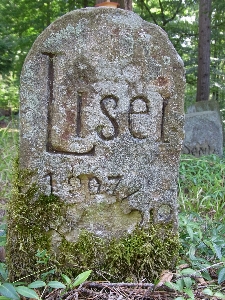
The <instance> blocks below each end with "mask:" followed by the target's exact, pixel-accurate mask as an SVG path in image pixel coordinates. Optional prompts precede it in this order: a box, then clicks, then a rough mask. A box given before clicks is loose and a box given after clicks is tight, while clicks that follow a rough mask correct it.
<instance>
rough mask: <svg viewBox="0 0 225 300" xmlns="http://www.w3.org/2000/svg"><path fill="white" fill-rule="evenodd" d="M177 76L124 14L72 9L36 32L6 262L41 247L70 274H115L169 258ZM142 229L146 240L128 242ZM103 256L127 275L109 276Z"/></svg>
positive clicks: (172, 59)
mask: <svg viewBox="0 0 225 300" xmlns="http://www.w3.org/2000/svg"><path fill="white" fill-rule="evenodd" d="M184 85H185V78H184V68H183V63H182V61H181V59H180V57H179V56H178V54H177V53H176V51H175V49H174V47H173V46H172V44H171V43H170V41H169V40H168V37H167V35H166V33H165V32H164V31H163V30H162V29H161V28H160V27H158V26H156V25H153V24H150V23H148V22H145V21H143V20H142V19H141V18H140V17H139V16H137V15H136V14H134V13H133V12H131V11H125V10H121V9H111V8H86V9H81V10H76V11H73V12H70V13H68V14H66V15H64V16H62V17H61V18H59V19H58V20H56V21H55V22H54V23H52V24H51V25H50V26H49V27H48V28H47V29H46V30H45V31H44V32H43V33H42V34H41V35H40V36H39V37H38V38H37V40H36V41H35V43H34V45H33V46H32V48H31V50H30V52H29V54H28V56H27V58H26V61H25V63H24V67H23V71H22V76H21V108H20V118H21V124H20V130H21V136H20V153H19V175H18V180H17V181H18V182H19V183H18V184H17V187H18V191H19V192H18V195H17V196H15V198H14V199H16V200H14V201H13V200H12V202H11V205H10V209H9V219H10V222H9V259H8V261H9V265H10V266H11V270H13V268H14V270H15V268H16V269H17V270H18V274H20V275H21V274H23V269H24V268H25V269H26V268H28V269H30V268H31V269H32V267H33V268H34V266H35V260H34V258H33V257H34V256H35V251H37V249H40V248H42V249H45V248H46V249H47V250H48V251H49V253H51V254H52V255H54V256H55V257H56V258H57V261H60V262H61V265H63V266H64V267H66V266H68V265H69V266H70V271H71V268H72V269H73V270H75V269H79V267H80V268H81V269H82V268H83V269H84V270H85V268H92V269H98V270H100V271H101V270H108V272H109V273H110V274H111V275H112V278H113V280H123V279H124V280H125V279H126V278H128V277H129V276H132V275H131V274H133V276H134V277H135V278H139V279H140V278H141V277H143V276H145V277H146V278H148V279H152V277H156V276H157V275H158V274H159V272H160V271H161V270H162V269H165V267H166V268H167V267H168V268H169V267H171V266H174V262H175V259H176V256H177V252H178V243H177V235H176V227H177V202H176V200H177V175H178V164H179V156H180V152H181V148H182V142H183V123H184V113H183V93H184ZM137 232H138V234H137ZM135 234H136V236H134V235H135ZM141 234H144V236H145V239H147V241H145V242H144V244H143V245H142V244H141V241H139V242H138V243H139V244H138V243H137V246H136V247H134V246H132V245H134V243H133V242H134V240H135V241H137V240H138V236H139V235H141ZM151 236H153V238H152V239H151ZM82 238H83V240H82ZM142 238H143V236H142ZM132 239H133V240H132ZM128 240H130V241H131V242H130V243H131V245H128V244H129V243H128ZM143 240H144V239H143ZM132 241H133V242H132ZM150 241H151V242H150ZM124 243H125V244H127V245H128V248H129V249H130V250H127V249H126V247H125V244H124ZM132 243H133V244H132ZM154 243H155V244H154ZM157 243H158V244H157ZM103 244H104V246H105V248H104V247H103V246H102V245H103ZM156 244H157V246H156ZM82 245H83V248H82V247H81V246H82ZM113 245H114V246H113ZM118 245H120V247H119V246H118ZM121 245H122V246H121ZM63 246H64V247H63ZM98 247H99V248H98ZM101 247H102V248H101ZM110 247H114V248H113V250H112V251H111V252H112V253H113V254H112V256H110V254H109V251H110V249H111V248H110ZM132 247H134V253H133V254H129V255H130V257H129V258H127V257H126V258H124V260H123V255H124V256H125V254H124V253H125V252H126V253H130V252H129V251H131V248H132ZM157 247H158V250H157ZM31 248H32V250H31ZM123 248H124V249H125V250H124V251H125V252H124V253H123V250H122V249H123ZM28 249H29V250H28ZM71 249H72V250H71ZM78 249H79V251H78ZM99 249H100V250H99ZM115 249H120V250H119V251H120V252H119V254H116V252H115V253H114V252H113V251H115ZM141 249H142V250H141ZM148 249H149V250H148ZM150 249H151V250H150ZM32 251H33V252H32ZM138 251H142V256H139V258H137V259H136V258H135V259H134V260H135V261H134V262H133V263H132V264H131V262H129V263H128V261H130V260H131V255H133V256H132V257H135V255H136V253H138ZM148 251H149V252H148ZM155 251H156V252H157V253H158V254H157V256H158V258H156V256H155V254H153V253H156V252H155ZM31 252H32V253H31ZM15 253H16V254H17V255H16V257H15ZM148 253H151V254H149V255H152V257H151V259H150V256H148ZM89 254H90V255H89ZM32 255H33V256H32ZM88 255H89V262H88V261H87V260H85V257H87V256H88ZM27 257H29V260H28V261H26V259H27ZM109 257H111V258H110V259H109ZM63 259H64V260H63ZM107 259H108V260H107ZM125 259H126V262H125ZM144 259H146V262H145V263H144ZM62 261H63V263H62ZM105 262H107V263H105ZM124 262H125V265H123V263H124ZM104 263H105V269H104V267H103V266H104ZM157 263H158V265H157ZM110 264H112V265H113V266H114V267H115V269H114V271H115V270H116V271H115V272H117V275H118V272H119V271H120V270H121V272H124V273H126V272H127V274H121V273H119V277H117V278H116V279H115V278H114V277H113V272H114V271H113V267H112V265H110ZM160 264H161V265H160ZM31 265H32V267H31ZM71 265H72V266H73V267H71ZM77 265H79V266H77ZM122 265H123V266H125V267H124V268H122ZM131 265H132V268H133V270H131V271H130V267H131ZM24 266H25V267H24ZM96 266H97V267H96ZM128 266H130V267H128ZM143 266H144V267H143ZM147 266H148V267H147ZM68 268H69V267H68ZM154 268H155V269H154ZM152 269H154V270H152ZM111 275H107V276H111ZM11 276H12V272H11ZM18 276H19V275H18ZM107 278H109V277H107ZM110 278H111V277H110ZM118 278H119V279H118Z"/></svg>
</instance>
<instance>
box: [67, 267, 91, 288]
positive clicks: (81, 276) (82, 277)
mask: <svg viewBox="0 0 225 300" xmlns="http://www.w3.org/2000/svg"><path fill="white" fill-rule="evenodd" d="M91 272H92V270H88V271H85V272H83V273H81V274H79V275H78V276H77V278H76V279H75V281H74V283H73V285H72V286H73V287H75V286H78V285H80V284H81V283H83V282H84V281H85V280H86V279H87V278H88V277H89V276H90V274H91Z"/></svg>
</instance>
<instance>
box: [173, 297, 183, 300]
mask: <svg viewBox="0 0 225 300" xmlns="http://www.w3.org/2000/svg"><path fill="white" fill-rule="evenodd" d="M174 300H185V298H184V297H177V298H175V299H174Z"/></svg>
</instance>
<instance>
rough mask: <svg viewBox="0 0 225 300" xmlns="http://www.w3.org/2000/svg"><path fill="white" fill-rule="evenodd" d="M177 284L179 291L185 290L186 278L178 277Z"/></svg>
mask: <svg viewBox="0 0 225 300" xmlns="http://www.w3.org/2000/svg"><path fill="white" fill-rule="evenodd" d="M176 285H177V286H178V291H180V292H181V291H183V288H184V280H183V279H178V280H177V281H176Z"/></svg>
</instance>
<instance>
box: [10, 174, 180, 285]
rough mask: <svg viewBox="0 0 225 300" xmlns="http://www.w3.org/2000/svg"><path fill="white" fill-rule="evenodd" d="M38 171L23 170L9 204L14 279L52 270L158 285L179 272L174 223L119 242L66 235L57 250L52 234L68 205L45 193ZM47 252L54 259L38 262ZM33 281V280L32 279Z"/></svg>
mask: <svg viewBox="0 0 225 300" xmlns="http://www.w3.org/2000/svg"><path fill="white" fill-rule="evenodd" d="M34 175H35V174H34V172H30V171H26V170H25V171H24V170H23V171H19V172H17V174H16V176H15V184H14V186H15V189H14V193H13V197H12V199H11V201H10V202H9V205H8V242H7V263H8V268H9V276H10V280H16V279H20V278H22V277H24V276H27V275H32V274H34V273H35V274H36V273H41V272H42V273H43V272H45V270H46V269H47V268H48V267H54V268H57V270H58V272H59V274H60V273H66V274H68V275H70V276H72V277H76V276H77V275H78V274H79V273H81V272H83V271H86V270H87V269H92V270H93V273H92V274H93V275H92V279H93V280H103V279H104V278H106V279H107V280H110V281H117V282H121V281H127V282H130V281H134V282H137V281H140V280H143V279H145V280H147V281H149V282H154V280H155V279H157V278H158V277H159V275H160V273H161V271H162V270H165V269H170V270H172V269H174V267H175V263H176V259H177V258H178V256H179V249H180V244H179V237H178V234H177V233H176V232H175V231H174V229H173V225H172V224H152V223H151V224H149V227H148V228H147V229H143V228H136V229H135V230H134V231H133V232H132V233H131V234H125V235H124V236H122V237H120V238H118V239H116V238H114V239H109V240H107V239H103V238H100V237H97V236H95V235H93V234H92V233H90V232H87V231H85V230H83V231H81V232H80V234H79V238H78V240H77V241H76V242H71V241H67V240H66V238H65V237H62V240H61V243H60V245H59V247H58V249H57V250H56V249H53V247H52V233H53V231H58V230H59V231H60V226H61V225H62V224H63V222H65V220H66V217H65V216H66V211H67V209H69V208H68V207H67V206H66V204H65V203H64V202H63V201H61V200H60V198H59V197H57V196H55V195H54V194H50V195H49V196H47V195H43V194H41V193H40V191H39V188H38V187H37V185H36V184H35V183H32V182H33V180H32V178H35V176H34ZM38 250H46V251H47V253H48V255H50V257H51V259H50V260H49V261H48V263H47V264H46V265H44V266H43V265H40V264H38V263H37V257H36V254H37V251H38ZM32 279H33V277H32V276H31V277H30V280H32Z"/></svg>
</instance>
